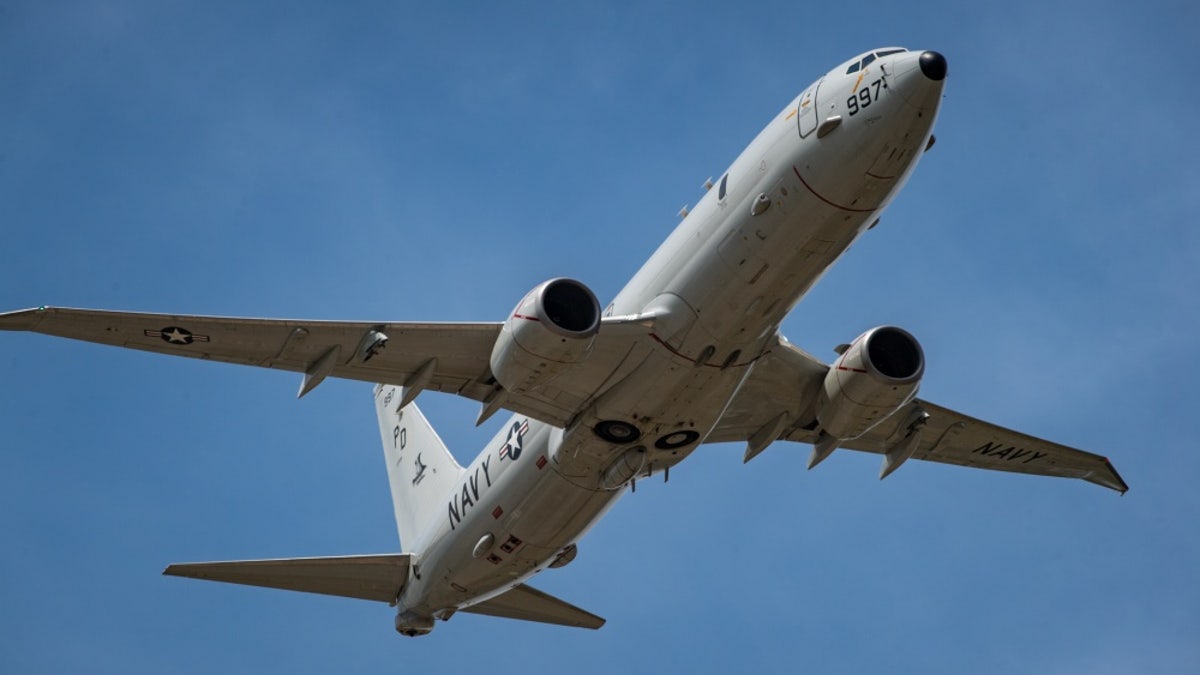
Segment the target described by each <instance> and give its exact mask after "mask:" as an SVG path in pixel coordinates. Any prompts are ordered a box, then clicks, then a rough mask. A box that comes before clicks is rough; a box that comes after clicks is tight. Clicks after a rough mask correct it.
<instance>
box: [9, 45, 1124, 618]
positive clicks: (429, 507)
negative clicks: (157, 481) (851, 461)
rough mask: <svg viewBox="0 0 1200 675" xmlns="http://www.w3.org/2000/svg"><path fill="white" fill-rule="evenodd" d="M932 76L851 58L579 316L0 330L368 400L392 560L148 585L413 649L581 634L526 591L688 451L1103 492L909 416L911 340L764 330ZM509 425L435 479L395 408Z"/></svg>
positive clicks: (863, 187) (855, 202)
mask: <svg viewBox="0 0 1200 675" xmlns="http://www.w3.org/2000/svg"><path fill="white" fill-rule="evenodd" d="M946 76H947V64H946V59H945V57H944V56H943V55H941V54H940V53H938V52H935V51H928V50H925V51H912V50H908V49H904V48H900V47H889V48H881V49H874V50H871V51H868V52H866V53H863V54H859V55H858V56H855V57H854V58H852V59H850V60H848V61H846V62H844V63H842V64H840V65H838V66H837V67H836V68H834V69H832V70H830V71H829V72H828V73H826V74H825V75H824V76H823V77H821V78H820V79H818V80H817V81H816V82H814V83H813V84H812V85H810V86H809V87H808V88H807V89H805V90H804V91H802V92H801V93H800V94H799V95H798V96H796V97H795V98H794V99H793V100H792V101H791V102H790V103H788V105H787V106H786V107H784V108H783V109H782V110H781V111H780V112H779V113H778V114H777V115H776V116H775V117H774V118H773V119H772V120H771V121H770V123H769V124H767V126H766V127H765V128H764V129H763V130H762V131H761V132H760V133H759V134H758V136H757V137H756V138H755V139H754V140H753V141H752V142H751V143H750V145H749V146H748V147H746V149H745V150H744V151H743V152H742V153H741V154H740V155H739V156H738V157H737V159H736V160H735V161H734V162H733V164H732V165H731V166H730V167H729V168H728V170H726V171H725V172H724V173H723V174H722V175H721V177H720V178H719V179H718V180H717V181H715V182H713V181H711V180H710V181H707V182H706V186H705V187H706V188H707V191H706V192H705V194H704V196H703V198H702V199H701V201H700V202H699V203H698V204H697V205H696V207H695V208H694V209H691V210H690V211H688V210H687V209H685V210H684V211H683V212H682V216H683V220H682V222H681V223H680V224H679V225H678V226H677V228H676V229H675V230H674V231H673V232H672V233H671V234H670V236H669V237H668V238H667V239H666V241H664V242H663V243H662V245H661V246H660V247H659V248H658V249H657V250H656V251H655V253H654V254H653V255H652V256H651V257H650V258H649V260H647V261H646V263H645V264H644V265H643V266H642V268H641V269H640V270H639V271H638V272H637V273H636V274H635V275H634V276H633V278H632V279H631V280H630V281H629V282H628V284H627V285H626V286H625V287H624V288H623V289H622V290H621V291H620V293H618V294H617V296H616V297H615V298H614V299H613V301H612V302H611V303H609V304H608V305H607V306H605V307H604V308H603V309H602V308H601V305H600V303H599V301H598V300H597V298H596V295H595V293H593V292H592V290H591V289H590V288H588V287H587V286H586V285H584V284H583V283H582V282H580V281H577V280H574V279H570V278H556V279H550V280H548V281H545V282H543V283H541V284H539V285H537V286H536V287H535V288H533V289H532V290H531V291H529V292H528V293H527V294H526V295H525V296H524V297H523V298H521V300H520V301H519V302H518V303H517V304H516V307H515V308H514V309H513V310H512V311H511V312H510V313H509V314H508V315H507V317H506V318H505V319H504V320H503V321H501V322H491V323H408V322H392V321H380V322H371V321H367V322H344V321H307V320H274V319H250V318H223V317H202V316H184V315H167V314H143V313H130V312H113V311H101V310H82V309H64V308H54V307H39V308H36V309H30V310H23V311H15V312H9V313H5V314H0V329H3V330H20V331H33V332H39V333H45V334H49V335H56V336H60V337H66V338H72V339H77V340H86V341H91V342H98V343H103V344H109V345H116V346H120V347H127V348H131V349H141V350H145V351H151V352H158V353H161V354H170V355H174V356H186V357H192V358H201V359H209V360H213V361H223V362H228V363H238V364H243V365H252V366H259V367H265V368H278V369H283V370H289V371H294V372H298V373H301V374H302V379H301V383H300V388H299V391H298V394H297V395H298V396H304V395H306V394H308V393H309V392H311V391H312V390H313V389H314V388H315V387H317V386H318V385H320V384H321V382H322V381H323V380H324V379H325V378H327V377H338V378H347V379H352V380H363V381H367V382H373V383H376V385H375V387H374V401H375V407H376V413H377V417H378V420H379V431H380V437H381V441H382V444H383V449H384V456H385V458H386V462H387V472H388V480H389V484H390V488H391V493H392V501H393V507H394V511H395V520H396V526H397V531H398V534H399V539H400V544H401V547H400V551H401V552H400V553H393V554H384V555H361V556H341V557H321V558H290V559H276V560H240V561H230V562H201V563H185V564H173V565H170V566H169V567H167V568H166V570H165V571H164V574H167V575H173V576H181V577H191V578H197V579H207V580H214V581H224V582H231V583H237V584H248V585H255V586H265V587H272V588H280V589H287V590H296V591H306V592H311V593H323V594H328V595H335V596H344V597H351V598H361V599H367V600H374V601H379V602H386V603H388V604H390V605H391V606H393V607H395V608H396V615H395V627H396V630H397V631H398V632H399V633H401V634H403V635H407V636H418V635H424V634H427V633H429V632H430V631H432V630H433V628H434V626H435V623H436V621H438V620H443V621H444V620H448V619H450V618H451V617H452V616H453V615H454V614H456V613H457V612H460V611H461V612H467V613H474V614H483V615H491V616H498V617H505V618H512V619H522V620H528V621H538V622H544V623H550V624H559V625H565V626H576V627H584V628H593V629H594V628H599V627H600V626H601V625H603V624H604V619H602V618H600V617H599V616H597V615H595V614H593V613H591V612H588V611H586V610H583V609H581V608H579V607H576V606H574V605H572V604H569V603H567V602H565V601H563V600H560V599H558V598H555V597H553V596H551V595H548V594H546V593H543V592H541V591H538V590H536V589H535V588H533V587H532V586H530V585H528V583H527V581H528V580H529V579H530V578H531V577H533V576H534V575H536V574H538V573H540V572H542V571H543V570H546V569H553V568H559V567H562V566H564V565H567V564H568V563H570V562H571V561H572V560H573V559H574V558H575V556H576V554H577V551H578V548H577V546H578V542H579V540H580V539H581V538H582V537H583V535H584V534H585V533H586V532H587V531H588V530H589V528H591V527H592V526H593V525H594V524H595V523H596V522H597V521H598V520H599V519H600V518H601V517H602V516H603V515H604V514H605V513H606V511H607V510H608V509H609V508H610V507H611V506H612V505H613V504H614V503H615V502H616V500H617V499H618V498H620V497H621V496H622V495H623V494H624V493H625V492H627V491H629V490H631V489H635V488H636V482H637V481H638V480H641V479H645V478H648V477H650V476H654V475H662V476H663V477H664V479H665V478H666V477H667V476H668V475H669V472H670V470H671V468H672V467H673V466H675V465H676V464H678V463H679V462H681V461H683V460H684V459H685V458H687V457H688V456H689V455H690V454H691V453H692V452H693V451H695V450H696V449H697V448H698V447H699V446H700V445H702V444H705V443H728V442H738V443H744V444H745V453H744V457H743V461H746V462H748V461H750V460H752V459H754V458H755V457H756V456H758V455H759V454H760V453H762V452H764V451H765V450H766V449H767V448H768V447H770V446H771V445H772V444H773V443H775V442H776V441H792V442H798V443H806V444H811V445H812V452H811V455H810V457H809V461H808V467H809V468H810V469H811V468H813V467H815V466H816V465H818V464H820V463H821V462H822V461H824V460H825V459H826V458H828V457H829V456H830V455H831V453H833V452H834V451H835V450H837V449H839V448H845V449H849V450H856V451H863V452H870V453H875V454H877V455H880V456H882V466H881V468H880V474H879V475H880V478H881V479H882V478H885V477H887V476H888V475H890V474H891V473H893V472H894V471H896V470H897V469H898V468H899V467H901V466H902V465H904V464H905V463H906V462H907V461H908V460H909V459H918V460H925V461H932V462H942V463H946V464H956V465H961V466H967V467H975V468H981V469H992V470H998V471H1007V472H1015V473H1024V474H1037V475H1046V476H1058V477H1065V478H1077V479H1082V480H1084V481H1088V482H1090V483H1095V484H1097V485H1101V486H1104V487H1107V488H1110V489H1113V490H1116V491H1119V492H1121V493H1124V492H1125V491H1126V490H1127V489H1128V486H1127V485H1126V484H1125V482H1124V481H1123V480H1122V479H1121V477H1120V475H1119V474H1118V473H1117V471H1116V470H1115V469H1114V468H1113V465H1112V464H1111V463H1110V462H1109V461H1108V460H1107V459H1105V458H1104V457H1101V456H1098V455H1094V454H1091V453H1088V452H1084V451H1081V450H1076V449H1073V448H1069V447H1066V446H1063V445H1059V444H1057V443H1052V442H1050V441H1046V440H1042V439H1039V438H1035V437H1032V436H1029V435H1026V434H1023V433H1020V432H1016V431H1012V430H1009V429H1005V428H1002V427H999V426H997V425H994V424H990V423H987V422H984V421H981V420H978V419H975V418H972V417H968V416H966V415H963V414H961V413H958V412H955V411H953V410H950V409H948V408H944V407H942V406H939V405H937V404H934V403H931V402H929V401H926V400H923V399H921V398H918V397H917V392H918V387H919V386H920V383H921V379H922V375H923V374H924V369H925V356H924V352H923V350H922V348H921V345H920V343H919V342H918V341H917V340H916V338H914V337H913V336H912V335H911V334H910V333H909V332H907V331H905V330H904V329H902V328H899V327H896V326H886V325H885V326H879V327H876V328H872V329H870V330H868V331H866V332H864V333H863V334H862V335H859V336H858V337H857V338H855V339H854V340H852V341H850V342H849V343H846V344H843V345H840V346H838V347H837V349H836V350H835V351H836V352H837V358H836V360H834V362H833V363H831V364H826V363H824V362H823V361H821V360H820V359H818V358H816V357H814V356H812V355H810V354H808V353H807V352H805V351H803V350H801V349H800V348H799V347H797V346H795V345H793V344H792V343H791V342H789V341H788V340H787V339H786V338H784V337H783V336H782V335H781V334H780V325H781V323H782V321H783V319H784V317H785V316H787V314H788V313H789V312H790V311H791V309H792V308H793V307H794V306H795V305H796V303H797V302H799V300H800V299H801V298H802V297H803V296H804V295H805V293H806V292H807V291H808V290H809V289H810V288H812V286H813V285H814V284H815V283H816V282H817V281H818V280H819V279H820V278H821V276H822V275H823V274H824V273H825V272H826V271H827V270H828V269H829V268H830V266H832V265H833V264H834V262H835V261H836V260H837V259H838V258H839V257H840V256H841V255H842V253H843V252H845V251H846V250H847V249H848V248H849V247H850V245H851V244H852V243H853V242H854V241H855V240H857V239H858V238H859V237H860V236H862V235H863V234H864V233H865V232H867V231H869V230H870V229H871V228H872V227H874V226H875V225H876V224H877V223H878V222H879V217H880V214H881V212H882V211H883V210H884V209H885V208H886V207H887V206H888V204H889V203H890V202H891V201H892V199H894V198H895V196H896V194H897V193H898V192H899V190H900V188H901V187H902V186H903V185H904V183H905V181H906V180H907V179H908V177H909V176H910V175H911V174H912V172H913V170H914V168H915V167H916V165H917V162H918V161H919V160H920V158H921V157H922V156H923V154H924V153H925V152H926V151H927V150H929V148H930V147H931V146H933V144H934V136H933V126H934V122H935V121H936V119H937V116H938V113H939V110H940V107H941V100H942V92H943V88H944V85H945V81H946ZM426 390H428V391H437V392H444V393H449V394H456V395H458V396H463V397H466V398H468V399H473V400H475V401H477V402H479V403H480V410H479V414H478V418H477V420H476V424H477V425H478V424H482V423H483V422H484V421H485V420H488V419H490V418H491V417H492V416H493V415H494V414H495V413H497V412H498V411H499V410H500V409H506V410H508V411H510V412H512V413H513V416H512V417H511V418H510V419H509V421H508V422H506V423H505V424H504V425H503V426H502V427H501V428H500V430H499V432H498V433H497V434H496V435H495V437H494V438H492V440H491V441H490V442H488V443H487V444H486V446H485V447H484V448H483V450H482V452H480V454H479V456H478V457H476V458H475V460H474V461H473V462H471V463H470V464H469V465H468V466H466V467H462V466H460V465H459V464H458V463H457V462H456V461H455V459H454V456H453V455H452V454H451V453H450V451H449V450H448V449H447V448H446V446H445V444H444V443H443V442H442V440H441V439H440V438H439V437H438V435H437V433H436V432H435V431H434V430H433V428H432V427H431V425H430V424H429V422H428V421H427V420H426V418H425V416H424V415H423V414H422V413H421V411H420V409H419V408H418V407H417V404H416V399H417V397H418V395H419V394H420V393H422V392H424V391H426Z"/></svg>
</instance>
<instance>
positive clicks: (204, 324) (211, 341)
mask: <svg viewBox="0 0 1200 675" xmlns="http://www.w3.org/2000/svg"><path fill="white" fill-rule="evenodd" d="M500 328H501V324H500V323H396V322H387V321H382V322H367V321H305V320H287V319H245V318H230V317H208V316H184V315H175V314H143V313H133V312H113V311H104V310H89V309H65V308H58V307H39V308H37V309H28V310H22V311H17V312H8V313H4V314H0V330H23V331H32V332H36V333H45V334H47V335H56V336H59V337H65V338H72V339H75V340H84V341H87V342H98V343H101V344H107V345H114V346H117V347H127V348H130V349H141V350H144V351H150V352H158V353H160V354H170V355H172V356H186V357H190V358H197V359H206V360H209V361H223V362H225V363H236V364H241V365H248V366H259V367H263V368H277V369H281V370H290V371H294V372H298V373H304V374H305V377H304V380H303V382H302V384H301V390H300V394H301V395H303V394H305V393H307V392H308V391H309V390H311V389H312V388H313V387H315V386H316V385H317V384H319V383H320V382H321V380H323V379H324V378H325V377H327V376H329V377H341V378H346V379H351V380H363V381H366V382H384V383H389V384H396V385H402V386H414V385H416V386H417V388H418V389H430V390H433V391H441V392H446V393H451V394H458V395H460V396H465V397H467V398H471V399H474V400H476V401H486V400H488V398H489V397H490V396H493V393H494V392H495V390H496V388H497V385H496V383H495V381H494V379H493V378H492V376H491V369H490V367H489V360H490V357H491V353H492V347H493V345H494V344H495V342H496V336H497V335H498V334H499V332H500ZM380 335H382V336H386V338H387V342H386V346H385V347H373V345H374V342H375V341H376V340H377V339H378V337H379V336H380ZM628 335H629V332H628V331H625V332H622V331H621V330H619V329H618V330H615V331H612V332H610V333H609V334H608V336H607V337H608V339H607V340H605V339H604V338H605V336H603V335H602V336H598V337H597V346H596V350H595V351H597V352H605V351H606V352H608V353H610V354H611V353H621V354H623V353H624V351H628V349H629V344H630V341H629V340H628V339H624V338H623V337H622V336H625V337H628ZM605 345H607V347H606V346H605ZM622 350H624V351H622ZM596 370H597V371H599V370H602V369H596ZM584 375H585V376H584V377H580V378H573V379H572V380H571V381H570V382H566V383H564V385H563V388H557V389H553V390H545V391H539V392H535V393H531V394H522V395H515V394H514V395H511V396H508V397H506V398H505V399H504V402H503V407H505V408H507V409H509V410H512V411H514V412H518V413H521V414H525V415H529V416H531V417H534V418H536V419H540V420H543V421H545V422H549V423H551V424H556V425H559V426H564V425H565V424H566V423H567V421H568V420H570V419H571V417H573V416H574V415H575V413H576V412H578V410H579V409H580V408H581V407H582V405H583V404H584V403H585V402H586V401H587V400H588V398H589V397H590V396H591V394H592V390H591V389H589V387H590V386H592V385H594V382H593V380H595V379H596V378H595V377H591V378H589V377H587V376H586V375H587V374H584ZM571 386H575V388H574V389H571V388H570V387H571Z"/></svg>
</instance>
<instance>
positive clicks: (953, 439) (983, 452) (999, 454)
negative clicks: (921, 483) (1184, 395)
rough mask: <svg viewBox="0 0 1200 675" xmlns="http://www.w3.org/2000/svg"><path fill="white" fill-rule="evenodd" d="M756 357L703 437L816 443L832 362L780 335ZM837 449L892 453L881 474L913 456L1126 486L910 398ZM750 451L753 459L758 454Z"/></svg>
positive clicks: (1054, 446) (1054, 451) (1063, 453)
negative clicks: (918, 422) (915, 432)
mask: <svg viewBox="0 0 1200 675" xmlns="http://www.w3.org/2000/svg"><path fill="white" fill-rule="evenodd" d="M759 361H760V362H759V363H756V364H755V366H754V370H753V371H751V373H750V375H749V377H747V379H746V382H745V383H744V384H743V385H742V388H741V389H740V390H739V391H738V393H737V396H735V397H734V399H733V401H732V402H731V403H730V405H729V407H728V408H727V409H726V411H725V414H724V415H723V416H722V417H721V419H720V421H719V422H718V423H717V426H716V428H715V429H714V430H713V432H712V434H710V435H709V437H708V438H707V439H706V442H710V443H715V442H722V441H743V442H749V444H750V447H751V448H753V447H754V446H755V443H756V441H759V442H761V441H762V440H764V439H765V438H767V437H770V436H773V433H772V432H775V431H778V433H779V435H778V438H779V439H782V440H788V441H797V442H801V443H815V442H816V441H817V435H818V431H817V421H816V410H815V409H814V407H813V406H814V405H815V401H816V400H817V392H818V391H819V390H820V388H821V384H822V380H823V379H824V377H825V373H826V371H827V370H828V369H829V367H828V366H827V365H825V364H822V363H821V362H820V361H818V360H817V359H816V358H815V357H813V356H811V355H809V354H807V353H805V352H803V351H801V350H800V349H797V348H796V347H794V346H793V345H791V344H790V343H788V342H787V341H786V340H784V339H782V338H780V342H779V344H778V345H777V346H776V348H774V349H772V350H771V351H770V352H769V353H768V354H767V355H765V356H764V357H763V358H761V359H760V360H759ZM922 413H923V414H924V415H927V416H928V417H924V424H923V426H922V428H921V432H920V437H919V440H918V441H917V442H916V445H915V447H914V448H912V454H911V455H910V456H907V457H904V456H901V455H903V454H904V452H903V450H902V449H901V446H902V442H903V441H904V440H905V438H906V436H907V435H908V433H909V431H910V428H911V427H912V421H913V420H915V419H918V418H920V417H922ZM780 416H782V420H780ZM768 442H769V441H768ZM838 447H839V448H848V449H850V450H860V451H864V452H873V453H876V454H879V455H888V454H889V453H893V454H894V456H893V457H888V459H886V460H885V464H884V467H885V470H886V472H881V474H882V475H886V474H887V473H890V471H891V470H894V469H895V468H896V466H898V465H899V463H900V462H903V461H905V460H906V459H909V458H911V459H920V460H926V461H931V462H942V463H944V464H957V465H959V466H968V467H975V468H979V469H992V470H996V471H1011V472H1015V473H1026V474H1035V475H1041V476H1059V477H1063V478H1079V479H1082V480H1085V481H1088V482H1089V483H1095V484H1097V485H1102V486H1104V487H1107V488H1110V489H1113V490H1116V491H1118V492H1121V493H1124V492H1125V491H1127V490H1128V489H1129V486H1128V485H1126V483H1125V481H1124V480H1122V479H1121V476H1120V475H1119V474H1118V473H1117V471H1116V469H1115V468H1113V465H1112V463H1111V462H1109V461H1108V460H1107V459H1106V458H1104V457H1101V456H1100V455H1094V454H1092V453H1090V452H1084V451H1082V450H1077V449H1075V448H1071V447H1067V446H1065V445H1060V444H1058V443H1052V442H1050V441H1046V440H1043V439H1040V438H1036V437H1034V436H1030V435H1028V434H1023V433H1021V432H1018V431H1013V430H1011V429H1006V428H1004V427H1001V426H998V425H995V424H992V423H990V422H984V421H982V420H979V419H976V418H974V417H970V416H967V415H964V414H962V413H960V412H956V411H954V410H950V409H948V408H943V407H942V406H939V405H936V404H933V403H930V402H928V401H925V400H922V399H916V400H914V401H912V402H911V403H909V404H908V405H907V406H905V407H904V408H902V409H901V410H899V411H897V412H896V413H894V414H893V415H892V416H890V417H889V418H888V419H886V420H884V421H883V422H881V423H880V424H879V425H878V426H876V427H875V428H873V429H871V430H870V431H868V432H867V433H866V434H864V435H863V436H860V437H859V438H856V439H854V440H852V441H846V442H845V443H843V444H841V445H840V446H838ZM906 449H907V448H905V449H904V450H906ZM759 451H761V448H759ZM748 454H749V456H751V457H752V456H753V454H756V453H748ZM897 459H898V460H899V462H897V461H896V460H897ZM889 463H891V464H892V466H891V467H890V468H889Z"/></svg>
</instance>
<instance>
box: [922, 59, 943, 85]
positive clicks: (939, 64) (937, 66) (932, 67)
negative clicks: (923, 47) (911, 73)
mask: <svg viewBox="0 0 1200 675" xmlns="http://www.w3.org/2000/svg"><path fill="white" fill-rule="evenodd" d="M918 63H920V64H921V72H922V73H925V77H928V78H929V79H931V80H933V81H934V82H939V81H941V80H943V79H945V77H946V57H944V56H942V55H941V54H939V53H937V52H922V53H921V56H920V58H919V59H918Z"/></svg>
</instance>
